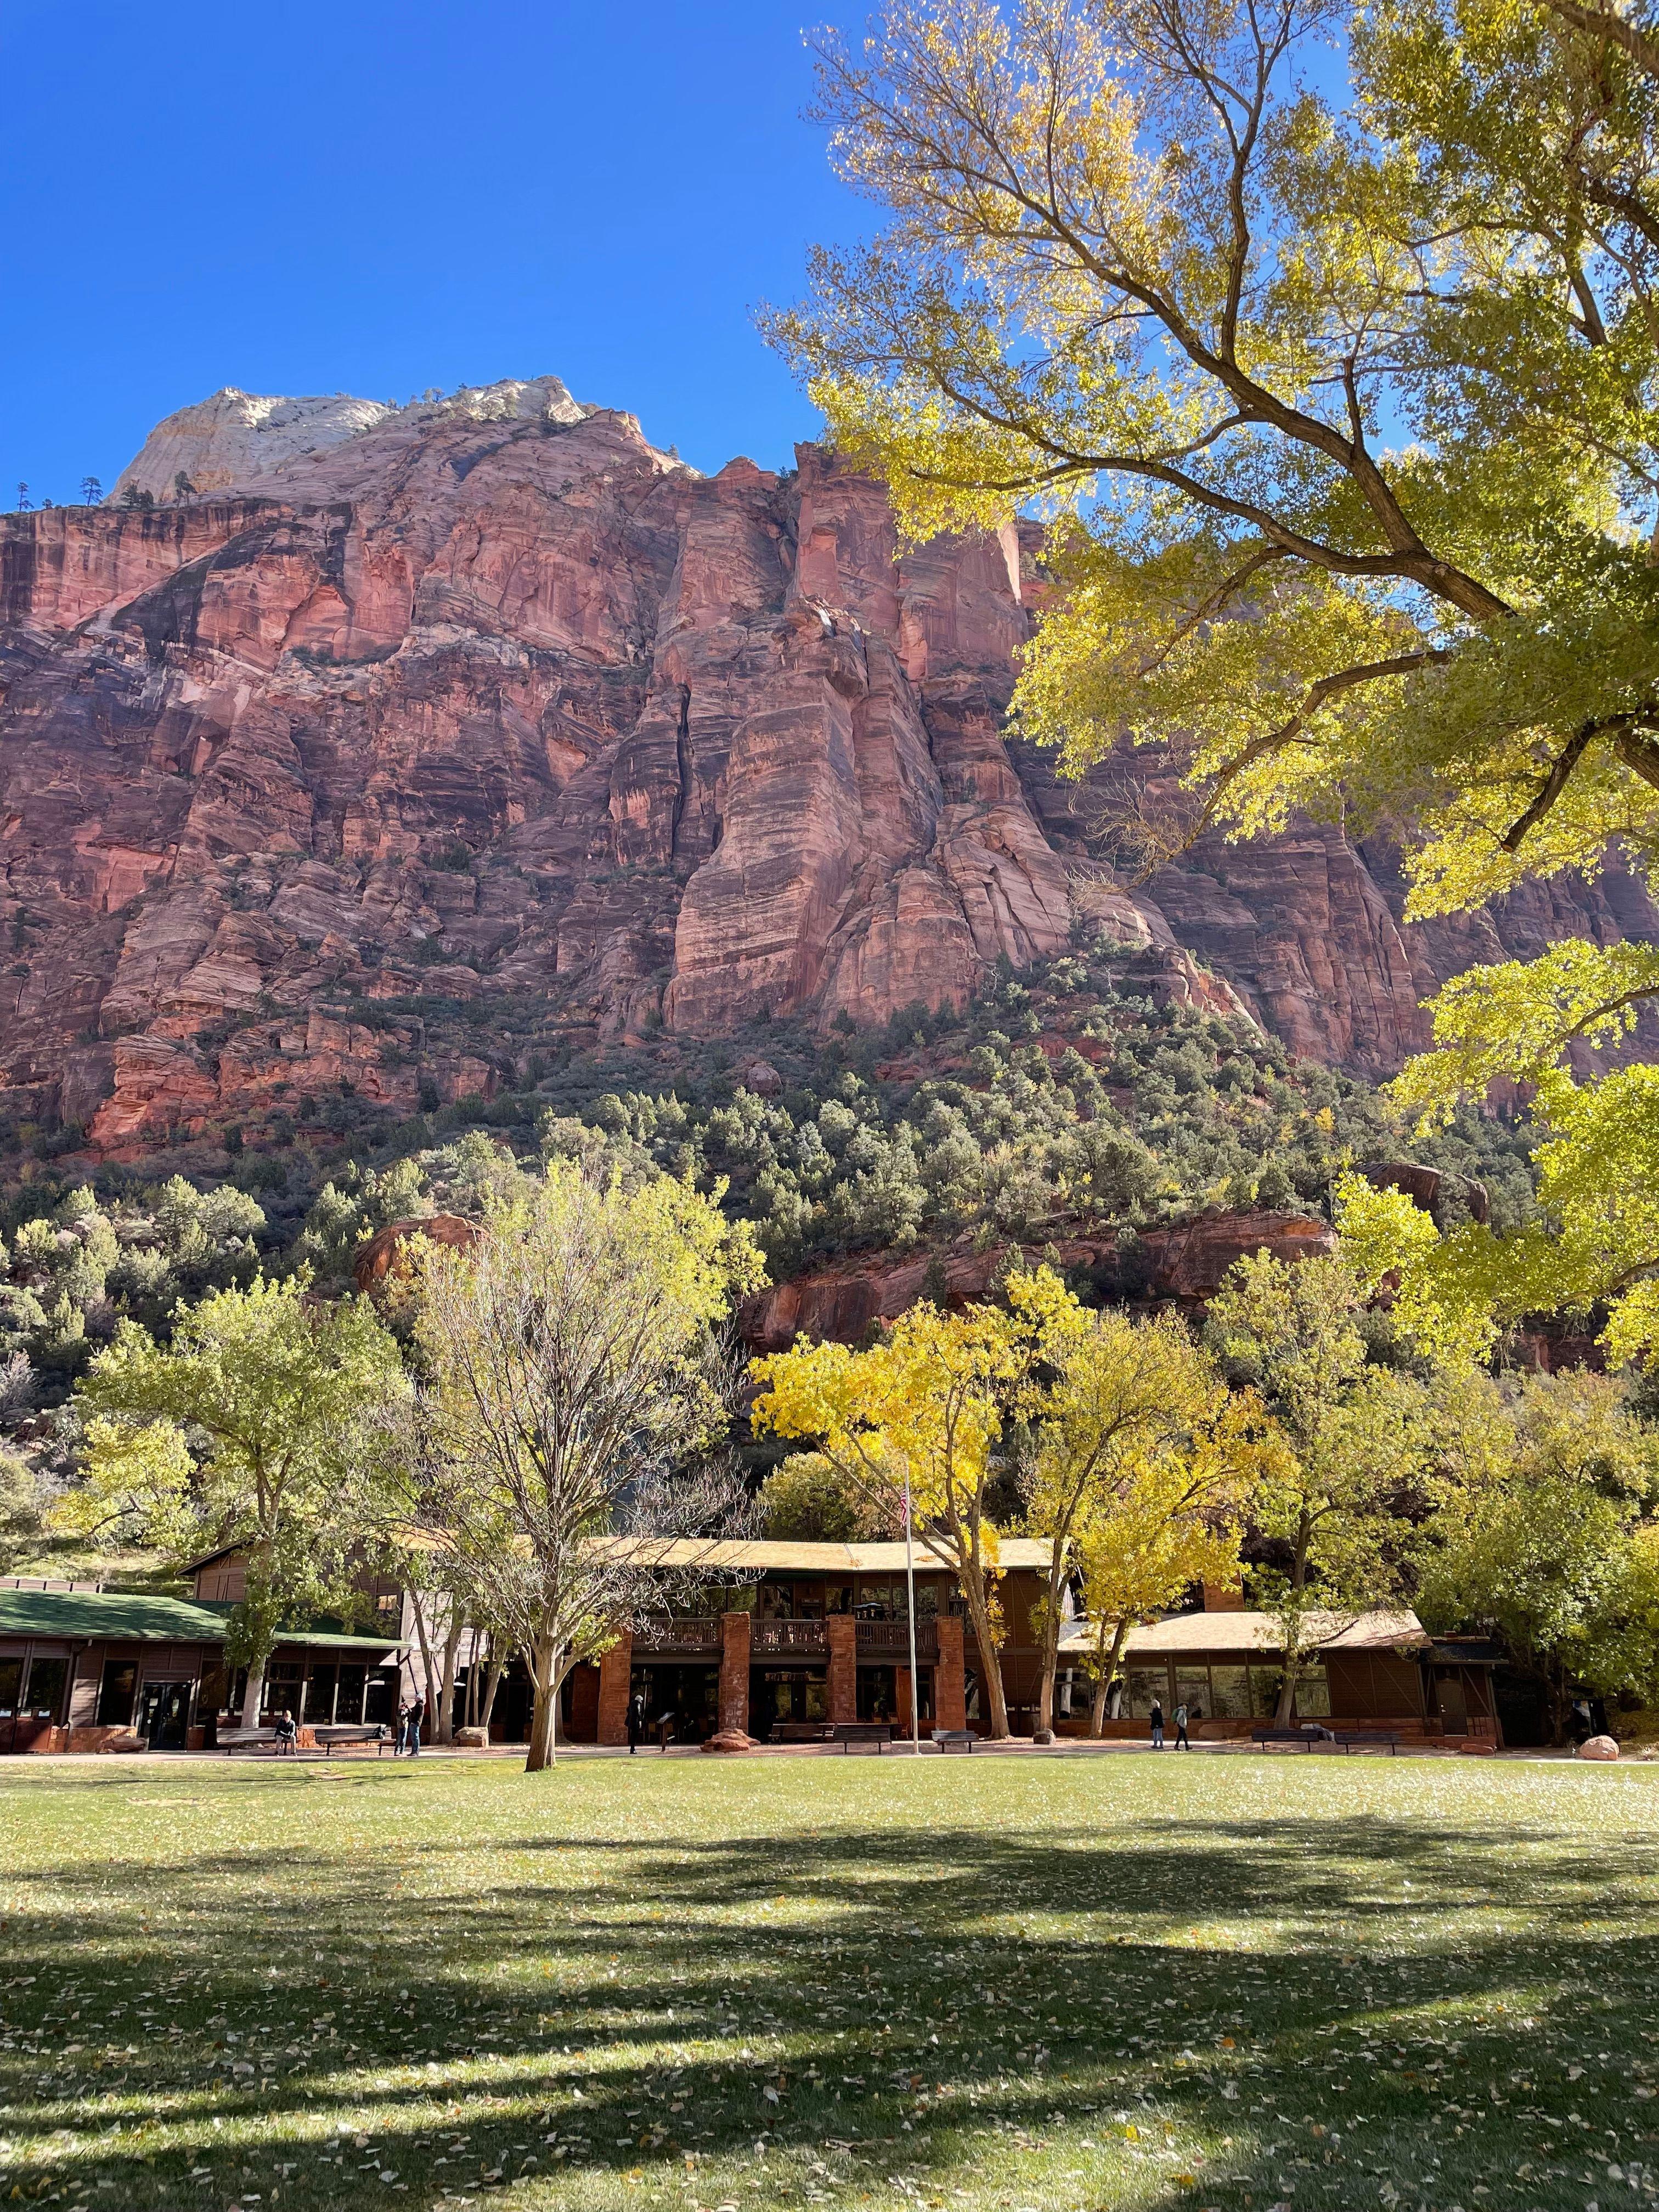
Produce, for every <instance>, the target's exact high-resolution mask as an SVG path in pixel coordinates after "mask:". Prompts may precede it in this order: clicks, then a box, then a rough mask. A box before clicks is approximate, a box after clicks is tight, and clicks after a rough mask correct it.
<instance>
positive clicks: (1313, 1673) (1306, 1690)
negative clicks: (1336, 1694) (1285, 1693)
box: [1296, 1667, 1331, 1721]
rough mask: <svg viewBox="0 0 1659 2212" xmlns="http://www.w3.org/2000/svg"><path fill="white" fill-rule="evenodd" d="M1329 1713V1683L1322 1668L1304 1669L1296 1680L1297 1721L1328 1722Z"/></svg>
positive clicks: (1327, 1676) (1328, 1678)
mask: <svg viewBox="0 0 1659 2212" xmlns="http://www.w3.org/2000/svg"><path fill="white" fill-rule="evenodd" d="M1330 1711H1331V1681H1330V1677H1329V1675H1328V1674H1327V1673H1326V1672H1325V1669H1324V1668H1322V1667H1304V1668H1303V1670H1302V1672H1301V1673H1300V1674H1298V1675H1297V1678H1296V1713H1297V1719H1298V1720H1304V1721H1320V1720H1328V1718H1329V1717H1330Z"/></svg>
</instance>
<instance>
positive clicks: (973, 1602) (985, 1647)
mask: <svg viewBox="0 0 1659 2212" xmlns="http://www.w3.org/2000/svg"><path fill="white" fill-rule="evenodd" d="M963 1581H964V1582H966V1583H969V1584H970V1585H972V1587H970V1588H969V1589H966V1590H965V1591H964V1592H963V1595H964V1596H965V1597H966V1598H967V1600H968V1613H969V1619H970V1620H972V1622H973V1624H974V1642H975V1644H976V1645H977V1646H978V1648H979V1671H980V1680H981V1682H982V1683H983V1685H984V1689H985V1697H986V1702H987V1704H988V1705H989V1706H990V1708H991V1735H992V1737H993V1739H994V1741H997V1742H999V1743H1000V1742H1001V1741H1004V1740H1005V1739H1006V1736H1007V1734H1008V1700H1007V1699H1006V1697H1004V1695H1003V1692H1002V1661H1001V1658H1000V1655H999V1653H998V1651H997V1647H996V1645H995V1644H994V1642H993V1641H992V1638H991V1609H990V1607H988V1606H987V1604H986V1602H985V1582H984V1577H982V1576H981V1575H977V1574H975V1573H973V1572H972V1571H969V1573H968V1574H967V1575H965V1576H964V1577H963Z"/></svg>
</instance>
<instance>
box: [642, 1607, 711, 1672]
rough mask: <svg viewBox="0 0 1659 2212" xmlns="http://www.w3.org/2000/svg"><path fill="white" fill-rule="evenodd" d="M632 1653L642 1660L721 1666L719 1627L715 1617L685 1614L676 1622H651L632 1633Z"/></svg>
mask: <svg viewBox="0 0 1659 2212" xmlns="http://www.w3.org/2000/svg"><path fill="white" fill-rule="evenodd" d="M634 1652H635V1657H636V1658H641V1659H706V1660H708V1661H709V1662H711V1664H713V1665H714V1666H718V1665H719V1664H720V1617H719V1615H718V1614H705V1615H702V1616H696V1615H691V1614H687V1615H684V1616H682V1617H681V1618H680V1619H678V1620H653V1621H650V1622H647V1625H646V1626H644V1627H643V1628H641V1629H638V1630H636V1631H635V1637H634Z"/></svg>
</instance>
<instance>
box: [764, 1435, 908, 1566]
mask: <svg viewBox="0 0 1659 2212" xmlns="http://www.w3.org/2000/svg"><path fill="white" fill-rule="evenodd" d="M756 1502H757V1507H758V1510H759V1514H760V1521H761V1526H762V1527H763V1528H764V1529H765V1531H766V1534H768V1535H769V1536H770V1537H772V1538H774V1539H775V1541H778V1542H780V1543H808V1544H861V1543H872V1542H879V1541H883V1540H884V1539H887V1538H891V1537H895V1536H902V1534H904V1526H903V1519H902V1515H899V1514H896V1513H895V1512H893V1511H892V1510H891V1506H890V1499H889V1498H887V1496H886V1495H885V1494H883V1495H880V1496H874V1495H872V1492H871V1491H870V1490H869V1489H868V1487H867V1486H864V1485H862V1484H859V1485H854V1484H853V1483H849V1482H848V1480H846V1478H845V1477H844V1476H843V1475H842V1474H841V1472H840V1471H839V1470H838V1469H837V1468H836V1465H835V1463H834V1462H833V1461H831V1460H828V1459H826V1458H825V1457H824V1455H823V1453H822V1452H791V1453H790V1455H789V1456H788V1458H787V1459H786V1460H785V1461H784V1462H782V1464H781V1466H779V1467H776V1468H774V1469H773V1471H772V1473H771V1474H769V1475H768V1476H767V1478H766V1480H765V1481H764V1482H763V1484H762V1485H761V1488H760V1496H759V1498H757V1501H756Z"/></svg>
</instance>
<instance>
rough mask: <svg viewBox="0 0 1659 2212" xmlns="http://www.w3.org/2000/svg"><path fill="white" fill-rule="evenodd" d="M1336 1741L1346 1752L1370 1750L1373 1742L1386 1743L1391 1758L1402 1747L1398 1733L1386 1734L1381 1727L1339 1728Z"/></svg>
mask: <svg viewBox="0 0 1659 2212" xmlns="http://www.w3.org/2000/svg"><path fill="white" fill-rule="evenodd" d="M1336 1741H1337V1742H1338V1743H1340V1745H1341V1747H1342V1748H1343V1750H1344V1751H1345V1752H1350V1751H1369V1750H1370V1747H1371V1746H1372V1745H1373V1744H1384V1743H1386V1744H1387V1745H1388V1747H1389V1758H1390V1759H1392V1758H1393V1757H1394V1755H1395V1752H1396V1751H1397V1750H1398V1749H1399V1747H1400V1738H1399V1737H1398V1736H1397V1735H1384V1734H1383V1731H1382V1730H1381V1729H1338V1730H1337V1731H1336Z"/></svg>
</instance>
